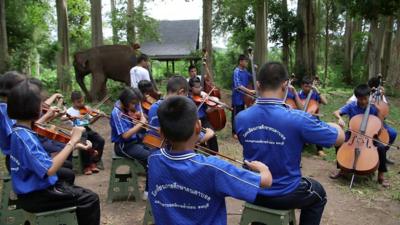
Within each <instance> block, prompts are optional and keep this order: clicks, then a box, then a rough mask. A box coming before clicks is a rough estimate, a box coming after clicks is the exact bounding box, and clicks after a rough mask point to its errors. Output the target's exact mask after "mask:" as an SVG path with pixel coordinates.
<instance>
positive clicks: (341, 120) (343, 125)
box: [338, 118, 346, 128]
mask: <svg viewBox="0 0 400 225" xmlns="http://www.w3.org/2000/svg"><path fill="white" fill-rule="evenodd" d="M338 124H339V126H341V127H342V128H344V127H345V126H346V122H344V120H343V119H342V118H339V120H338Z"/></svg>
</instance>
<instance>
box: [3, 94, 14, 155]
mask: <svg viewBox="0 0 400 225" xmlns="http://www.w3.org/2000/svg"><path fill="white" fill-rule="evenodd" d="M14 124H15V120H12V119H10V117H8V114H7V104H6V103H4V102H0V148H1V151H2V152H3V154H4V155H10V154H11V149H10V135H11V133H12V127H13V126H14Z"/></svg>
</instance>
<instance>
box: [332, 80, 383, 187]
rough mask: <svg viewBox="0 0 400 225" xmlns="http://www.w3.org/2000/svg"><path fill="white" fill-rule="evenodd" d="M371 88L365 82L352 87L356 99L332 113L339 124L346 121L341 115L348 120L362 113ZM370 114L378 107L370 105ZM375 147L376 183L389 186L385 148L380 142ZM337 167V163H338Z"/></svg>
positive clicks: (339, 172)
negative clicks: (376, 163)
mask: <svg viewBox="0 0 400 225" xmlns="http://www.w3.org/2000/svg"><path fill="white" fill-rule="evenodd" d="M370 92H371V89H370V88H369V87H368V85H366V84H361V85H358V86H357V87H356V88H355V89H354V95H355V96H356V98H357V101H355V102H354V101H353V102H350V103H347V104H346V105H344V106H343V107H342V108H340V109H339V110H336V111H335V112H334V113H333V114H334V115H335V117H336V118H337V119H338V123H339V124H340V126H342V127H345V125H346V123H345V122H344V120H343V118H342V116H343V115H347V116H348V117H349V120H351V118H353V117H354V116H356V115H359V114H364V112H365V110H366V108H367V105H368V100H369V96H370ZM369 112H370V115H373V116H378V113H379V111H378V109H377V108H376V107H375V106H374V105H371V108H370V111H369ZM350 135H351V133H350V132H349V131H348V132H346V140H348V139H349V138H350ZM376 145H377V149H378V155H379V166H378V183H379V184H381V185H382V186H383V187H389V182H388V181H387V180H385V173H386V172H387V167H386V151H387V150H386V148H385V146H384V145H382V144H380V143H376ZM338 168H339V165H338ZM344 173H345V172H344V171H342V170H339V171H338V172H337V173H334V174H331V175H330V178H332V179H337V178H339V177H341V176H342V175H343V174H344Z"/></svg>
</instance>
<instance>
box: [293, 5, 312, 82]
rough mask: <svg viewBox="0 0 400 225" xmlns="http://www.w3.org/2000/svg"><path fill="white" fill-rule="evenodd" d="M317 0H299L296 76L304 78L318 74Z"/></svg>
mask: <svg viewBox="0 0 400 225" xmlns="http://www.w3.org/2000/svg"><path fill="white" fill-rule="evenodd" d="M314 4H315V2H314V1H313V0H299V1H298V4H297V16H298V24H297V37H296V62H295V71H296V76H297V77H298V78H299V79H302V78H303V77H304V76H305V75H307V76H315V75H316V70H317V66H316V54H315V44H316V43H315V40H316V37H315V36H316V32H315V6H314Z"/></svg>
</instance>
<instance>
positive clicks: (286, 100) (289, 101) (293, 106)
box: [283, 74, 297, 109]
mask: <svg viewBox="0 0 400 225" xmlns="http://www.w3.org/2000/svg"><path fill="white" fill-rule="evenodd" d="M294 79H295V76H294V74H292V76H291V77H290V79H289V81H288V86H287V87H286V90H285V97H284V98H283V102H284V103H285V104H286V105H288V106H289V107H290V108H291V109H297V105H296V102H295V101H294V100H293V99H291V98H288V95H289V91H290V90H289V86H290V85H292V82H293V81H294Z"/></svg>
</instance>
